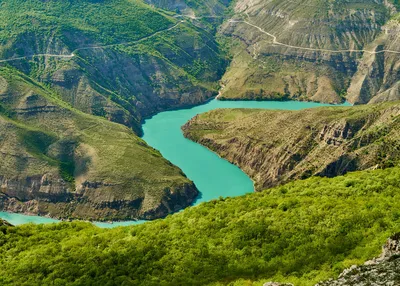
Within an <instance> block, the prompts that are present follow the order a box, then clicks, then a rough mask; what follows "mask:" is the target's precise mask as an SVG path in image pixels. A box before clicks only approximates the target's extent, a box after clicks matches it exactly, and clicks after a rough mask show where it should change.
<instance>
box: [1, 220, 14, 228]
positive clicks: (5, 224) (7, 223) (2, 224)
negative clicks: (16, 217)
mask: <svg viewBox="0 0 400 286" xmlns="http://www.w3.org/2000/svg"><path fill="white" fill-rule="evenodd" d="M1 226H12V224H10V223H9V222H8V221H6V220H4V219H0V227H1Z"/></svg>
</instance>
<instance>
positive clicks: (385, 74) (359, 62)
mask: <svg viewBox="0 0 400 286" xmlns="http://www.w3.org/2000/svg"><path fill="white" fill-rule="evenodd" d="M395 13H396V6H395V5H393V3H390V2H389V1H386V0H385V1H372V0H368V1H316V0H308V1H297V0H296V1H278V0H269V1H258V0H254V1H247V0H239V1H237V2H236V4H235V6H234V16H233V18H231V19H230V20H227V21H226V23H225V24H224V25H223V26H222V31H221V33H222V34H223V35H225V36H227V37H228V38H229V39H230V43H231V52H232V55H233V56H232V57H233V58H232V63H231V65H230V67H229V69H228V71H227V73H226V74H225V75H224V77H223V80H222V82H223V84H224V85H225V88H224V89H223V90H222V92H221V96H220V98H221V99H240V98H244V99H298V100H313V101H322V102H336V103H337V102H341V101H343V100H344V99H347V100H348V101H350V102H352V103H368V102H370V101H371V102H375V101H384V100H393V99H399V98H400V95H399V90H398V82H399V74H398V66H399V61H400V50H399V45H398V44H396V43H397V40H398V37H399V32H398V29H399V23H398V20H395V19H393V18H394V17H395V16H394V15H395ZM374 97H376V98H374Z"/></svg>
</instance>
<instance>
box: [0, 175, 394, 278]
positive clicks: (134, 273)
mask: <svg viewBox="0 0 400 286" xmlns="http://www.w3.org/2000/svg"><path fill="white" fill-rule="evenodd" d="M399 176H400V170H399V169H398V168H391V169H386V170H375V171H364V172H356V173H351V174H348V175H346V176H344V177H337V178H333V179H328V178H318V177H315V178H311V179H308V180H305V181H297V182H294V183H290V184H288V185H285V186H281V187H278V188H273V189H270V190H266V191H264V192H261V193H253V194H249V195H246V196H243V197H237V198H228V199H226V200H218V201H212V202H209V203H203V204H201V205H199V206H196V207H192V208H188V209H186V210H184V211H183V212H181V213H179V214H175V215H172V216H170V217H168V218H166V219H164V220H160V221H155V222H150V223H145V224H143V225H139V226H134V227H120V228H116V229H111V230H106V229H99V228H97V227H94V226H92V225H90V224H84V223H79V222H74V223H61V224H53V225H45V226H37V225H25V226H18V227H14V228H8V229H2V230H1V231H0V254H1V255H0V263H1V265H2V267H1V268H0V283H1V284H2V285H43V284H44V285H48V284H53V283H54V284H59V285H68V284H77V285H93V284H95V285H227V284H228V283H229V282H231V281H235V280H238V279H240V278H242V279H241V280H238V281H237V282H236V284H234V285H252V284H251V281H254V280H257V281H259V282H258V283H254V285H263V282H267V281H271V280H272V281H280V282H284V281H288V282H291V283H295V285H314V284H315V283H316V282H318V281H321V280H325V279H328V278H330V277H337V275H338V274H339V273H340V272H341V271H342V270H343V269H344V268H347V267H350V266H351V265H353V264H360V263H363V262H365V261H366V260H368V259H371V258H372V257H376V256H377V255H379V253H380V251H381V246H382V245H383V244H384V242H385V241H386V239H387V237H389V236H390V235H391V234H393V233H395V232H398V231H399V227H400V216H399V207H400V205H399V204H400V200H399V192H398V189H399V187H400V185H399ZM38 258H40V259H38Z"/></svg>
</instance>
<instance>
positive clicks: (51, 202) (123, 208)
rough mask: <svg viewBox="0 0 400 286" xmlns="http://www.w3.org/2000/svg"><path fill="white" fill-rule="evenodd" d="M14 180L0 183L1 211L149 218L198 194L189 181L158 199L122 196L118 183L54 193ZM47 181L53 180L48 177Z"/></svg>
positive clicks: (88, 217)
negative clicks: (119, 192)
mask: <svg viewBox="0 0 400 286" xmlns="http://www.w3.org/2000/svg"><path fill="white" fill-rule="evenodd" d="M13 181H14V182H15V183H16V184H18V185H20V186H15V185H14V186H12V187H10V186H7V185H2V186H1V191H0V209H1V210H2V211H7V212H14V213H24V214H29V215H41V216H48V217H52V218H57V219H84V220H96V221H111V220H134V219H145V220H152V219H155V218H162V217H165V216H167V215H168V214H171V213H174V212H177V211H179V210H181V209H182V208H184V207H186V206H188V205H190V204H191V203H192V202H193V201H194V200H195V198H196V197H197V195H198V191H197V189H196V187H195V186H194V185H193V184H191V183H187V184H184V185H182V186H179V187H177V188H172V189H171V188H166V189H165V190H163V194H162V195H161V199H160V195H154V194H151V193H150V192H148V193H146V194H144V197H143V196H141V195H134V194H131V195H127V196H126V197H125V198H119V197H118V195H113V193H115V192H118V190H120V187H117V188H111V189H107V188H106V187H105V186H101V185H99V184H95V183H93V184H90V185H91V187H88V186H87V185H86V188H85V189H84V191H79V192H77V191H74V190H71V189H69V190H63V191H62V192H61V193H60V194H56V195H55V194H54V193H51V192H40V190H39V191H36V192H35V189H37V188H39V189H43V188H46V187H47V186H42V185H40V184H38V185H26V186H21V185H22V184H23V183H25V180H23V181H21V180H17V179H14V180H13ZM48 184H52V182H51V181H48ZM19 187H20V188H19ZM53 189H54V188H53ZM102 192H103V194H102ZM104 192H106V194H104ZM27 195H29V197H28V196H27ZM149 197H150V198H149Z"/></svg>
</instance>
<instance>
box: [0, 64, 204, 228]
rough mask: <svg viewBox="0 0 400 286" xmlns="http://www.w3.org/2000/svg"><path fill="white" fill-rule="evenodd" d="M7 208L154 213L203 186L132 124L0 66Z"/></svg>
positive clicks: (185, 200) (74, 214) (128, 215)
mask: <svg viewBox="0 0 400 286" xmlns="http://www.w3.org/2000/svg"><path fill="white" fill-rule="evenodd" d="M0 87H1V88H0V160H1V164H0V186H1V192H0V209H1V210H5V211H12V212H22V213H28V214H35V215H47V216H51V217H56V218H77V219H95V220H124V219H138V218H143V219H154V218H159V217H163V216H165V215H167V214H168V213H171V212H174V211H177V210H179V209H181V208H183V207H186V206H188V205H190V204H191V203H192V202H193V201H194V199H195V198H196V196H197V194H198V191H197V189H196V187H195V186H194V184H193V183H192V182H191V181H190V180H188V179H187V178H186V177H185V176H184V175H183V174H182V172H181V171H180V169H179V168H177V167H175V166H173V165H172V164H171V163H169V162H168V161H166V160H165V159H163V158H162V156H161V154H160V153H159V152H157V151H156V150H154V149H153V148H151V147H149V146H148V145H147V144H146V143H145V142H144V141H143V140H141V139H140V138H139V137H137V136H136V135H135V134H134V133H133V132H132V131H131V130H129V129H128V128H127V127H125V126H123V125H120V124H116V123H112V122H109V121H107V120H105V119H101V118H98V117H95V116H92V115H87V114H85V113H83V112H80V111H78V110H75V109H74V108H73V107H71V106H70V105H69V104H67V103H65V102H63V101H62V100H61V99H60V97H59V96H58V95H57V94H56V93H54V92H53V91H52V90H51V89H49V88H47V87H45V86H43V85H41V84H40V83H38V82H35V81H33V80H32V79H30V78H29V77H27V76H25V75H23V74H22V73H20V72H18V71H15V70H13V69H8V68H1V69H0Z"/></svg>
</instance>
